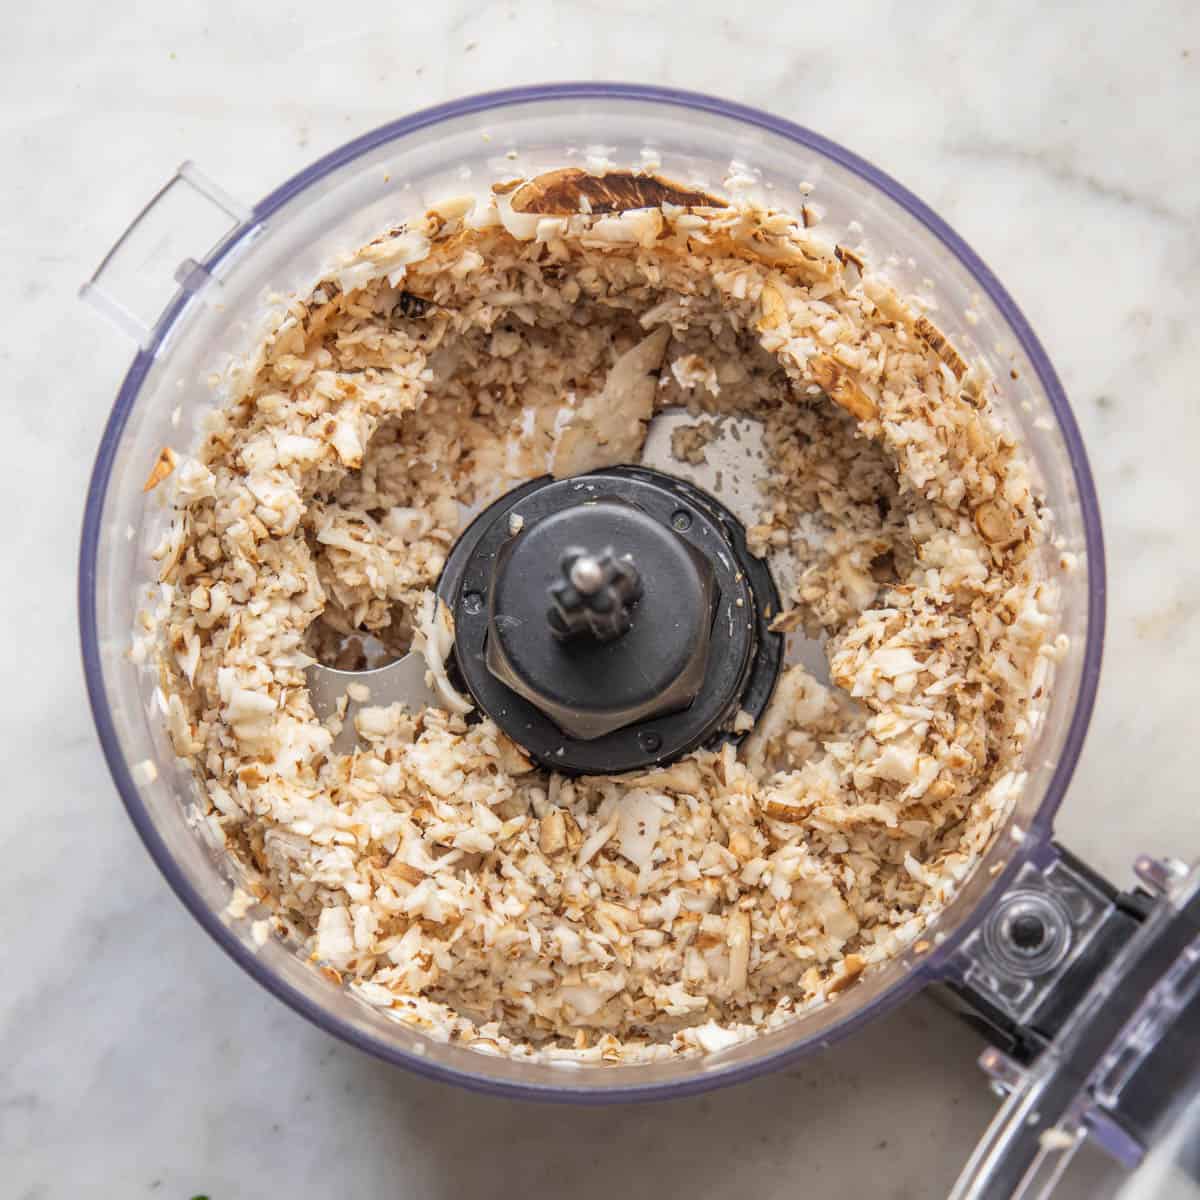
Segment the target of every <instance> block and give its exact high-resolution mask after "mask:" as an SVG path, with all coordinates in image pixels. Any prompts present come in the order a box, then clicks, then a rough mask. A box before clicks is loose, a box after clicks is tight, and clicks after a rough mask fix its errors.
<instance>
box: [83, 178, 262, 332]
mask: <svg viewBox="0 0 1200 1200" xmlns="http://www.w3.org/2000/svg"><path fill="white" fill-rule="evenodd" d="M251 217H252V212H251V210H250V209H249V208H247V207H246V206H245V205H244V204H241V203H239V202H238V201H237V200H235V199H234V198H233V197H232V196H230V195H229V193H228V192H226V191H225V190H224V189H223V188H221V187H218V186H217V184H215V183H213V181H212V180H211V179H209V178H207V176H205V175H204V174H202V173H201V172H200V171H198V170H197V169H196V167H195V166H193V164H192V163H190V162H185V163H183V164H182V165H181V166H180V167H179V169H178V170H177V171H176V172H175V174H174V175H172V176H171V178H170V179H168V180H167V182H166V183H165V184H164V185H163V186H162V187H161V188H159V190H158V191H157V192H156V193H155V195H154V196H153V198H152V199H151V200H150V202H149V203H148V204H147V205H146V206H145V207H144V208H143V209H142V210H141V212H139V213H138V215H137V216H136V217H134V219H133V220H132V221H131V222H130V224H129V227H128V228H127V229H126V230H125V232H124V233H123V234H121V236H120V237H119V238H118V239H117V241H116V244H115V245H114V246H113V248H112V249H111V250H110V251H109V252H108V253H107V254H106V255H105V256H104V261H103V262H102V263H101V264H100V265H99V267H97V268H96V271H95V274H93V275H92V277H91V279H89V280H88V281H87V282H86V283H85V284H84V285H83V287H81V288H80V290H79V295H80V297H81V298H82V299H84V300H86V301H88V303H90V304H91V305H92V306H93V307H95V308H96V309H97V310H98V311H99V312H101V313H103V314H104V316H106V317H107V318H108V319H109V320H110V321H111V322H112V323H113V324H114V325H115V326H116V327H117V328H118V329H120V330H121V332H122V333H126V334H128V335H129V336H130V337H132V338H133V339H134V340H135V341H136V342H137V343H138V345H139V346H141V347H142V348H143V349H145V348H147V347H148V346H149V345H150V344H151V342H152V340H153V334H154V329H155V326H156V325H157V324H158V321H159V319H160V318H161V315H162V313H163V311H164V310H165V309H166V308H167V307H168V305H169V304H170V302H171V300H172V299H173V298H174V297H175V295H176V294H177V293H178V292H179V291H180V290H181V289H182V290H183V291H185V292H190V293H193V294H197V295H199V294H202V293H204V292H205V291H206V290H207V289H209V288H210V287H212V286H213V285H214V284H216V285H217V286H219V284H217V281H216V280H215V279H214V278H213V276H212V275H211V274H210V273H209V271H208V270H207V268H206V267H205V266H204V265H203V264H202V262H198V261H197V260H196V259H195V258H193V257H191V256H190V255H191V254H192V253H202V254H203V255H204V256H205V257H208V256H209V255H211V251H212V250H213V249H215V248H216V247H217V246H219V245H220V244H221V243H222V242H223V241H224V240H225V239H227V238H228V237H229V236H230V234H232V233H233V232H234V231H235V230H238V229H239V228H241V227H242V226H244V225H246V224H248V223H249V221H250V219H251Z"/></svg>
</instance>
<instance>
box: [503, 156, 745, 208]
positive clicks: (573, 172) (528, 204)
mask: <svg viewBox="0 0 1200 1200" xmlns="http://www.w3.org/2000/svg"><path fill="white" fill-rule="evenodd" d="M581 201H586V202H587V204H586V206H585V209H584V210H585V211H587V210H588V209H590V211H591V212H594V213H613V212H626V211H627V210H629V209H633V208H661V207H662V206H663V205H664V204H677V205H679V206H680V207H683V208H724V207H725V201H724V200H719V199H717V197H716V196H710V195H709V194H708V193H707V192H699V191H696V190H695V189H694V188H689V187H685V186H684V185H683V184H681V183H674V182H673V181H672V180H669V179H660V178H659V177H658V176H657V175H635V174H634V173H633V172H632V171H607V172H605V173H604V174H603V175H589V174H588V172H587V171H582V170H580V169H579V168H578V167H563V168H561V169H560V170H557V171H547V172H546V173H545V174H544V175H539V176H537V178H536V179H530V180H529V181H528V182H526V183H523V184H522V185H521V186H520V187H519V188H518V189H517V190H516V192H514V193H513V198H512V206H513V211H514V212H524V213H543V214H545V215H547V216H559V217H563V216H570V215H572V214H573V213H577V212H579V211H580V202H581Z"/></svg>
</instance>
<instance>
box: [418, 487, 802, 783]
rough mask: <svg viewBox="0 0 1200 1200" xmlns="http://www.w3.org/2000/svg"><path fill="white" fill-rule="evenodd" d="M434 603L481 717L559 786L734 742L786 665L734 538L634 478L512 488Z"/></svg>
mask: <svg viewBox="0 0 1200 1200" xmlns="http://www.w3.org/2000/svg"><path fill="white" fill-rule="evenodd" d="M438 594H439V595H440V596H441V598H442V600H443V601H444V602H445V603H446V605H447V606H448V607H449V609H450V611H451V613H452V614H453V616H454V625H455V666H456V669H457V674H458V675H459V677H460V678H461V681H462V683H463V684H464V685H465V687H466V688H467V690H468V691H470V693H471V695H472V697H473V698H474V700H475V702H476V704H477V705H478V706H479V709H480V710H481V712H482V713H484V714H486V715H487V716H489V717H491V718H492V720H493V721H495V722H496V724H497V725H498V726H500V728H501V729H503V730H504V732H505V733H507V734H508V736H509V737H511V738H512V739H513V740H514V741H515V742H517V744H518V745H520V746H522V747H523V748H524V749H525V750H526V751H527V752H528V753H529V754H530V755H531V756H532V757H533V758H534V759H535V760H537V761H538V762H539V763H541V764H543V765H544V766H547V767H550V768H552V769H554V770H559V771H563V772H567V773H574V774H616V773H619V772H624V771H631V770H636V769H638V768H642V767H646V766H649V765H652V764H661V763H665V762H668V761H670V760H672V759H674V758H677V757H679V756H680V755H681V754H685V753H687V752H688V751H690V750H693V749H695V748H697V747H698V746H702V745H709V744H714V743H716V742H718V741H720V740H721V739H722V738H731V737H735V736H737V735H736V734H735V732H734V730H733V724H734V720H735V718H736V717H737V715H738V713H739V712H745V713H747V714H748V715H749V716H750V717H751V718H757V717H758V716H759V714H760V713H761V712H762V709H763V708H764V707H765V705H766V703H767V700H768V699H769V698H770V695H771V691H772V689H773V687H774V684H775V679H776V676H777V675H778V672H779V666H780V661H781V658H782V649H783V647H782V637H781V636H780V635H779V634H774V633H771V632H769V630H768V628H767V626H768V625H769V623H770V621H771V619H772V618H773V617H774V616H775V614H776V613H777V612H778V609H779V596H778V593H777V592H776V590H775V585H774V583H773V582H772V580H771V576H770V572H769V571H768V570H767V567H766V564H765V563H764V562H763V561H762V560H761V559H757V558H754V557H753V556H751V555H750V554H749V552H748V551H747V549H746V540H745V533H744V531H743V529H742V527H741V525H740V524H739V523H738V521H737V520H736V519H735V518H734V517H733V516H732V515H731V514H730V513H729V512H728V511H727V510H726V509H725V508H724V507H723V506H721V505H720V504H719V503H718V502H717V501H716V500H715V499H714V498H713V497H712V496H710V495H708V494H707V493H705V492H702V491H700V490H698V489H697V488H694V487H692V486H691V485H690V484H688V483H686V482H684V481H683V480H679V479H675V478H673V477H671V476H669V475H665V474H663V473H661V472H658V471H652V470H649V469H646V468H641V467H613V468H609V469H607V470H603V471H597V472H594V473H591V474H588V475H580V476H575V477H573V478H571V479H564V480H553V479H550V478H544V479H538V480H534V481H533V482H532V483H528V484H526V485H524V486H523V487H520V488H517V489H515V490H514V491H511V492H508V493H507V494H505V495H504V496H502V497H501V498H500V499H499V500H497V501H496V502H495V503H494V504H492V505H491V506H490V507H489V508H488V509H486V510H485V511H484V512H483V513H481V514H480V515H479V516H478V517H477V518H476V519H475V520H474V521H473V522H472V523H471V525H470V526H469V527H468V528H467V530H466V531H465V532H464V533H463V535H462V536H461V537H460V538H459V540H458V542H457V544H456V545H455V547H454V549H453V550H452V551H451V554H450V557H449V559H448V561H447V563H446V568H445V571H444V572H443V574H442V579H441V582H440V583H439V585H438ZM739 724H744V722H739Z"/></svg>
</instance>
